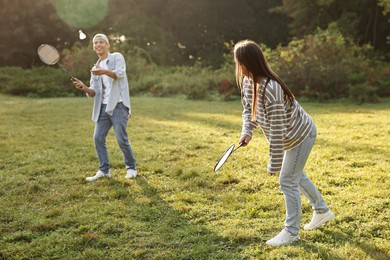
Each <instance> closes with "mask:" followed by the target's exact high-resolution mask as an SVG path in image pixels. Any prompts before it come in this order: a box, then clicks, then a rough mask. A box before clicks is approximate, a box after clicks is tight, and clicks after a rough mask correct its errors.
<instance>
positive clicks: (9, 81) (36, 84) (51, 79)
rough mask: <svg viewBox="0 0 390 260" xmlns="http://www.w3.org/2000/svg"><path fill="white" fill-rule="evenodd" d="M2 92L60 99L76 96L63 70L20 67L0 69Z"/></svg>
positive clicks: (0, 89) (75, 91) (0, 88)
mask: <svg viewBox="0 0 390 260" xmlns="http://www.w3.org/2000/svg"><path fill="white" fill-rule="evenodd" d="M0 80H1V82H2V83H1V84H2V85H1V87H0V91H1V92H2V93H4V94H11V95H19V96H32V97H58V96H75V95H76V94H77V90H75V88H74V86H73V84H72V83H71V82H70V80H69V77H68V76H67V75H66V74H65V73H63V72H62V70H61V69H59V68H55V67H48V66H45V67H38V68H33V69H28V70H27V69H22V68H18V67H2V68H0Z"/></svg>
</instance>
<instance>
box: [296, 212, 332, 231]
mask: <svg viewBox="0 0 390 260" xmlns="http://www.w3.org/2000/svg"><path fill="white" fill-rule="evenodd" d="M334 217H335V215H334V213H333V212H332V214H330V215H329V216H328V217H327V218H324V219H323V220H322V221H321V222H319V223H318V224H317V225H315V226H307V225H306V226H304V227H303V229H304V230H313V229H316V228H319V227H320V226H322V225H323V224H325V223H326V222H328V221H329V220H332V219H333V218H334Z"/></svg>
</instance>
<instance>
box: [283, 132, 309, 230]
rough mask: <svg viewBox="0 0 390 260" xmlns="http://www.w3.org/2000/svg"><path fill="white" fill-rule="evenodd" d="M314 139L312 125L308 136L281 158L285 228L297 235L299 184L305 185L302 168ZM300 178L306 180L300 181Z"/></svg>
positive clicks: (299, 208)
mask: <svg viewBox="0 0 390 260" xmlns="http://www.w3.org/2000/svg"><path fill="white" fill-rule="evenodd" d="M315 139H316V130H315V127H314V126H313V130H312V132H311V134H310V136H309V137H308V138H306V140H305V141H304V142H303V143H302V144H300V145H299V146H297V147H295V148H294V149H292V150H290V151H286V152H285V154H284V158H283V165H282V170H281V172H280V178H279V181H280V188H281V189H282V191H283V194H284V198H285V203H286V220H285V230H287V231H288V232H290V233H291V234H292V235H298V233H299V229H300V223H301V216H302V211H301V195H300V185H304V186H305V187H306V186H307V185H305V183H306V182H307V179H308V178H307V176H306V175H305V173H304V171H303V169H304V167H305V164H306V161H307V159H308V157H309V154H310V152H311V149H312V147H313V145H314V142H315ZM302 180H306V181H303V182H302ZM309 181H310V180H309ZM310 182H311V181H310ZM313 186H314V185H313Z"/></svg>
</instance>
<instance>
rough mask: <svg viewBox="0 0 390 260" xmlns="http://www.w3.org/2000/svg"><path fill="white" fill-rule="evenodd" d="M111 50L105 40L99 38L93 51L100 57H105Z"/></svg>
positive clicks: (94, 44)
mask: <svg viewBox="0 0 390 260" xmlns="http://www.w3.org/2000/svg"><path fill="white" fill-rule="evenodd" d="M109 49H110V45H109V44H108V43H106V42H105V41H104V40H103V39H101V38H97V39H96V40H95V41H94V42H93V50H94V51H95V52H96V54H97V55H99V56H104V55H106V54H107V53H108V51H109Z"/></svg>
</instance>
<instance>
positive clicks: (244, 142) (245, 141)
mask: <svg viewBox="0 0 390 260" xmlns="http://www.w3.org/2000/svg"><path fill="white" fill-rule="evenodd" d="M251 140H252V137H251V136H249V135H243V136H241V138H240V144H241V143H242V146H247V145H248V144H249V142H250V141H251Z"/></svg>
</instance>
